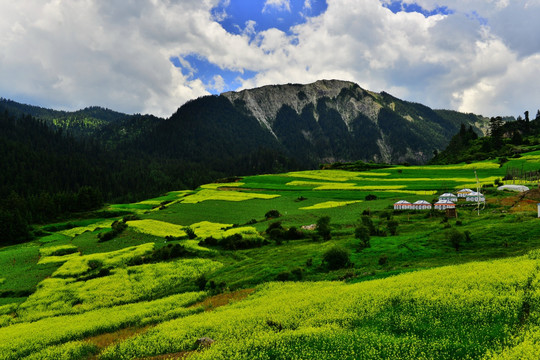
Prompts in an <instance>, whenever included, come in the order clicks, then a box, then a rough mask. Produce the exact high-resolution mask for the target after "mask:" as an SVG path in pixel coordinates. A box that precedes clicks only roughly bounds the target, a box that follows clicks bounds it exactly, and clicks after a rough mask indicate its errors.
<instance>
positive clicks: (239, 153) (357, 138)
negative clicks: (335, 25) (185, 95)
mask: <svg viewBox="0 0 540 360" xmlns="http://www.w3.org/2000/svg"><path fill="white" fill-rule="evenodd" d="M461 123H464V124H465V125H467V126H469V125H470V126H472V127H473V128H474V129H475V131H476V132H477V133H479V134H481V135H483V134H484V132H485V129H486V127H487V123H488V120H487V119H486V118H483V117H481V116H477V115H473V114H462V113H458V112H450V111H443V110H440V111H435V110H432V109H430V108H428V107H427V106H424V105H421V104H417V103H412V102H407V101H403V100H400V99H398V98H396V97H393V96H392V95H390V94H387V93H384V92H382V93H380V94H378V93H374V92H371V91H367V90H364V89H362V88H361V87H360V86H358V85H357V84H355V83H352V82H347V81H339V80H321V81H317V82H315V83H312V84H307V85H299V84H287V85H270V86H263V87H260V88H256V89H250V90H243V91H239V92H226V93H223V94H222V95H220V96H206V97H202V98H199V99H196V100H193V101H191V102H189V103H187V104H185V105H184V106H182V107H181V108H180V109H178V111H177V112H176V113H175V114H173V115H172V116H171V118H170V119H168V120H167V121H164V122H162V123H160V124H158V125H157V126H156V128H155V129H154V131H153V132H152V133H151V134H150V135H149V136H146V137H145V140H144V141H143V142H144V143H145V144H144V145H142V148H145V149H146V150H147V151H150V152H158V153H161V154H166V155H167V156H172V157H175V158H183V159H193V160H197V161H209V162H216V161H217V162H218V163H219V162H220V159H221V160H223V161H225V162H229V160H232V161H233V162H234V160H235V159H238V158H239V157H243V156H249V155H250V154H252V153H254V152H257V151H261V150H262V149H264V150H268V151H272V152H275V153H279V154H281V155H282V156H283V157H285V158H287V159H290V160H291V161H293V162H294V163H297V164H299V166H300V167H303V168H309V167H314V166H317V165H318V164H320V163H328V162H348V161H356V160H364V161H375V162H387V163H403V162H409V163H425V162H426V161H428V160H429V159H430V158H431V157H432V155H433V152H434V150H440V149H443V148H445V147H446V145H447V144H448V142H449V140H450V138H451V136H452V135H454V134H455V133H456V132H457V131H458V130H459V128H460V125H461ZM216 166H219V164H216Z"/></svg>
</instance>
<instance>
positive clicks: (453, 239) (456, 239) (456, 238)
mask: <svg viewBox="0 0 540 360" xmlns="http://www.w3.org/2000/svg"><path fill="white" fill-rule="evenodd" d="M446 238H447V239H448V240H449V241H450V244H451V245H452V247H453V248H454V249H456V251H459V249H460V248H461V244H462V243H463V242H464V241H465V240H466V237H465V234H463V233H462V232H461V231H458V230H456V229H451V230H449V231H448V232H447V233H446Z"/></svg>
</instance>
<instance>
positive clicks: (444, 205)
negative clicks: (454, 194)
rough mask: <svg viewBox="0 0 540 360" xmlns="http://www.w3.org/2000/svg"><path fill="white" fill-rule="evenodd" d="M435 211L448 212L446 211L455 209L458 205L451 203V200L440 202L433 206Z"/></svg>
mask: <svg viewBox="0 0 540 360" xmlns="http://www.w3.org/2000/svg"><path fill="white" fill-rule="evenodd" d="M433 207H434V208H435V210H446V209H455V208H456V204H454V203H453V202H451V201H450V200H439V201H437V202H436V203H435V205H433Z"/></svg>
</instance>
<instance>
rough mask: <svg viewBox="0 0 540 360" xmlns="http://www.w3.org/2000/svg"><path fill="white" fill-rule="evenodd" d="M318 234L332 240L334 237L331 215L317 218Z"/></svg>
mask: <svg viewBox="0 0 540 360" xmlns="http://www.w3.org/2000/svg"><path fill="white" fill-rule="evenodd" d="M317 234H319V236H320V237H322V238H323V239H324V240H330V239H331V238H332V233H331V231H330V216H323V217H321V218H319V220H317Z"/></svg>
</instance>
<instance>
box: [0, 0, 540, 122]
mask: <svg viewBox="0 0 540 360" xmlns="http://www.w3.org/2000/svg"><path fill="white" fill-rule="evenodd" d="M539 19H540V0H453V1H449V0H414V1H413V0H402V1H394V0H361V1H360V0H124V1H110V0H20V1H12V0H0V97H3V98H8V99H12V100H15V101H18V102H23V103H27V104H32V105H38V106H43V107H47V108H54V109H61V110H77V109H80V108H84V107H87V106H93V105H97V106H102V107H107V108H110V109H113V110H116V111H122V112H125V113H129V114H133V113H150V114H154V115H157V116H162V117H169V116H170V115H171V114H172V113H174V112H175V111H176V109H177V108H178V107H180V106H181V105H182V104H184V103H185V102H186V101H189V100H191V99H195V98H197V97H200V96H204V95H209V94H219V93H221V92H224V91H229V90H242V89H248V88H253V87H258V86H263V85H269V84H281V83H303V84H305V83H310V82H314V81H316V80H320V79H340V80H348V81H353V82H355V83H357V84H358V85H360V86H361V87H363V88H364V89H367V90H372V91H377V92H381V91H386V92H388V93H390V94H392V95H394V96H396V97H398V98H401V99H403V100H408V101H414V102H419V103H422V104H425V105H427V106H430V107H432V108H437V109H453V110H458V111H462V112H473V113H476V114H481V115H484V116H496V115H503V116H516V117H517V116H518V115H522V114H523V112H524V111H526V110H528V111H529V112H530V113H531V114H533V116H534V114H536V111H537V109H539V108H540V21H539Z"/></svg>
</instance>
